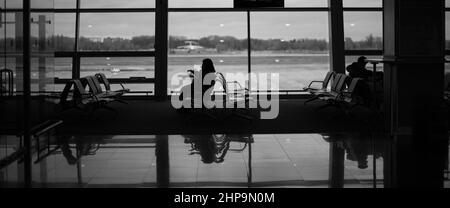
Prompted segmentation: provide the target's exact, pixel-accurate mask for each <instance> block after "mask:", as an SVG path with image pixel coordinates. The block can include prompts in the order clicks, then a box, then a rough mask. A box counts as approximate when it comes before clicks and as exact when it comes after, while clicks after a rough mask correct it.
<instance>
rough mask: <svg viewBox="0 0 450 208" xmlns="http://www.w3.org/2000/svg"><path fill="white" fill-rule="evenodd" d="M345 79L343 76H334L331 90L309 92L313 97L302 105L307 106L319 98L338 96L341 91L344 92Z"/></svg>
mask: <svg viewBox="0 0 450 208" xmlns="http://www.w3.org/2000/svg"><path fill="white" fill-rule="evenodd" d="M347 78H348V77H347V76H346V75H345V74H335V76H334V79H333V81H332V83H331V89H330V90H328V89H324V90H318V91H311V92H310V93H311V94H312V95H313V97H312V98H310V99H308V100H306V101H305V102H304V105H306V104H308V103H309V102H312V101H315V100H318V99H320V98H321V97H326V96H330V95H337V94H339V93H340V92H341V91H342V90H344V88H345V84H346V81H347Z"/></svg>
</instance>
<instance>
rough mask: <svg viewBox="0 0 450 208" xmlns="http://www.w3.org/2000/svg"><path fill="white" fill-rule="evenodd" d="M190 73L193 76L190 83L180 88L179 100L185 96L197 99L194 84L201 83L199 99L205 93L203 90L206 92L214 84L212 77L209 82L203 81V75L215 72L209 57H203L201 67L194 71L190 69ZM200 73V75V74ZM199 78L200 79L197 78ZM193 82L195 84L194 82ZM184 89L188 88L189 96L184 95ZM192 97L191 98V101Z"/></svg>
mask: <svg viewBox="0 0 450 208" xmlns="http://www.w3.org/2000/svg"><path fill="white" fill-rule="evenodd" d="M190 72H191V73H193V75H192V76H191V77H193V79H192V82H191V84H189V85H186V86H184V87H183V88H182V90H181V94H180V100H184V99H186V98H192V97H193V98H194V99H198V98H197V97H195V96H194V95H197V94H198V93H199V92H195V87H194V86H195V84H201V85H202V88H201V89H202V91H201V97H199V99H203V96H204V95H205V92H207V91H208V90H209V89H211V88H212V87H214V85H215V83H216V82H215V80H214V79H213V80H212V81H211V82H209V83H203V82H204V81H205V77H206V76H207V75H211V74H213V75H214V74H215V73H216V69H215V67H214V63H213V61H212V60H211V59H209V58H207V59H203V61H202V68H201V70H200V71H199V72H194V71H190ZM200 75H201V76H200ZM198 79H201V80H198ZM194 83H195V84H194ZM186 90H190V92H191V93H190V96H188V95H185V94H184V92H185V91H186ZM194 99H191V100H192V102H193V100H194Z"/></svg>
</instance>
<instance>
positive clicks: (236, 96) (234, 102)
mask: <svg viewBox="0 0 450 208" xmlns="http://www.w3.org/2000/svg"><path fill="white" fill-rule="evenodd" d="M216 74H217V79H216V80H217V81H218V82H219V83H220V84H221V86H222V88H223V92H222V93H224V94H223V96H224V98H225V99H224V100H223V104H224V106H233V107H232V108H231V109H229V108H224V109H226V110H231V115H230V116H236V117H239V118H243V119H245V120H248V121H252V120H253V117H252V116H251V114H250V110H249V103H250V102H253V99H252V98H251V97H250V92H249V90H248V89H246V88H244V87H242V85H241V84H240V83H239V82H237V81H231V82H228V81H227V80H226V78H225V76H224V75H223V74H222V73H220V72H217V73H216ZM230 85H233V86H235V87H234V89H230ZM240 106H244V108H240Z"/></svg>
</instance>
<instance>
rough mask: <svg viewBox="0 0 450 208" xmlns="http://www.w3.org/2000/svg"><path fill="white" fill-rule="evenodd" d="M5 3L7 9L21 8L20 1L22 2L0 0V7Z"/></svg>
mask: <svg viewBox="0 0 450 208" xmlns="http://www.w3.org/2000/svg"><path fill="white" fill-rule="evenodd" d="M5 3H6V8H8V9H22V3H23V2H22V1H18V0H6V2H5V1H0V5H1V7H3V8H4V7H5V6H4V5H5Z"/></svg>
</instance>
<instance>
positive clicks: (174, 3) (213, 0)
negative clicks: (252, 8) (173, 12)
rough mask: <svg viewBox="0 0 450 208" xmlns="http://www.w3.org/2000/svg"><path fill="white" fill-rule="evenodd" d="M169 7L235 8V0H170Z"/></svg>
mask: <svg viewBox="0 0 450 208" xmlns="http://www.w3.org/2000/svg"><path fill="white" fill-rule="evenodd" d="M169 8H233V0H189V1H186V0H169Z"/></svg>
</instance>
